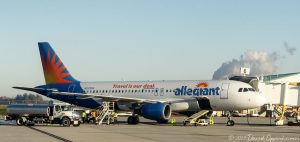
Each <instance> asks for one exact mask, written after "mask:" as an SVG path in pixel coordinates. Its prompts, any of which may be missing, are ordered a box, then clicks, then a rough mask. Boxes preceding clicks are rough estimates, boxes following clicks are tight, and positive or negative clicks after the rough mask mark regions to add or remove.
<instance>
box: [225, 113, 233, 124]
mask: <svg viewBox="0 0 300 142" xmlns="http://www.w3.org/2000/svg"><path fill="white" fill-rule="evenodd" d="M227 118H228V121H227V123H226V124H227V126H234V121H233V120H232V117H231V112H229V113H228V115H227Z"/></svg>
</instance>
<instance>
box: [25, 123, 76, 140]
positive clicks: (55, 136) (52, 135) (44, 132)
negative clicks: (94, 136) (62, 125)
mask: <svg viewBox="0 0 300 142" xmlns="http://www.w3.org/2000/svg"><path fill="white" fill-rule="evenodd" d="M27 128H30V129H32V130H35V131H38V132H40V133H43V134H46V135H48V136H50V137H53V138H55V139H58V140H61V141H63V142H72V141H71V140H68V139H65V138H63V137H60V136H57V135H54V134H51V133H49V132H46V131H43V130H40V129H37V128H34V127H31V126H27Z"/></svg>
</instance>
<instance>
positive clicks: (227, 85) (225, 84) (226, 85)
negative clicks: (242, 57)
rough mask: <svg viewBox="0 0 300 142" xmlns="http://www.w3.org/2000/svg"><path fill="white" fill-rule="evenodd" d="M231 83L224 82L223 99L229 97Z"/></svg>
mask: <svg viewBox="0 0 300 142" xmlns="http://www.w3.org/2000/svg"><path fill="white" fill-rule="evenodd" d="M228 89H229V83H223V84H222V88H221V96H220V98H221V99H228Z"/></svg>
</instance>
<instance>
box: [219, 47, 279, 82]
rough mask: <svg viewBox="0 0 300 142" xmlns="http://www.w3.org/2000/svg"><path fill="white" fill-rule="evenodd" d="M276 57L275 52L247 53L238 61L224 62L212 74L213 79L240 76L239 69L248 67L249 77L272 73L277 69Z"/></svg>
mask: <svg viewBox="0 0 300 142" xmlns="http://www.w3.org/2000/svg"><path fill="white" fill-rule="evenodd" d="M278 57H279V56H278V54H277V53H276V52H274V53H267V52H263V51H247V52H245V53H244V54H243V55H241V57H240V59H233V60H232V61H229V62H224V63H223V64H222V66H221V67H220V68H219V69H218V70H217V71H215V72H214V75H213V79H214V80H218V79H226V78H227V77H230V76H233V75H240V68H241V67H250V69H251V71H250V75H251V76H259V75H263V74H271V73H274V72H276V71H277V68H278V67H277V65H276V62H277V60H278Z"/></svg>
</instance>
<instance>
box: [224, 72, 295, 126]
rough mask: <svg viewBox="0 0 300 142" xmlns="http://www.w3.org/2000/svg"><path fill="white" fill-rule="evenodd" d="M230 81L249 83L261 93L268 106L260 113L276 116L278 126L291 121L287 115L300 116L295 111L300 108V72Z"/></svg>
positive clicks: (235, 77) (244, 77) (239, 77)
mask: <svg viewBox="0 0 300 142" xmlns="http://www.w3.org/2000/svg"><path fill="white" fill-rule="evenodd" d="M229 80H236V81H241V82H245V83H248V84H250V85H251V86H252V87H253V88H254V89H255V90H256V91H259V92H261V93H262V94H263V95H264V96H265V97H266V100H267V102H268V104H266V105H265V106H264V107H262V108H261V112H260V113H263V111H264V112H265V113H266V115H271V116H275V117H276V124H277V125H283V121H284V120H285V119H287V120H288V119H289V118H288V117H287V116H290V115H287V114H291V113H292V114H297V116H299V114H300V113H299V109H293V108H296V107H299V106H300V83H299V82H300V72H298V73H288V74H276V75H267V76H260V77H248V76H234V77H231V78H230V79H229ZM295 110H297V111H295ZM287 111H289V112H288V113H287ZM297 116H295V115H294V116H293V117H295V118H297Z"/></svg>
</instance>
